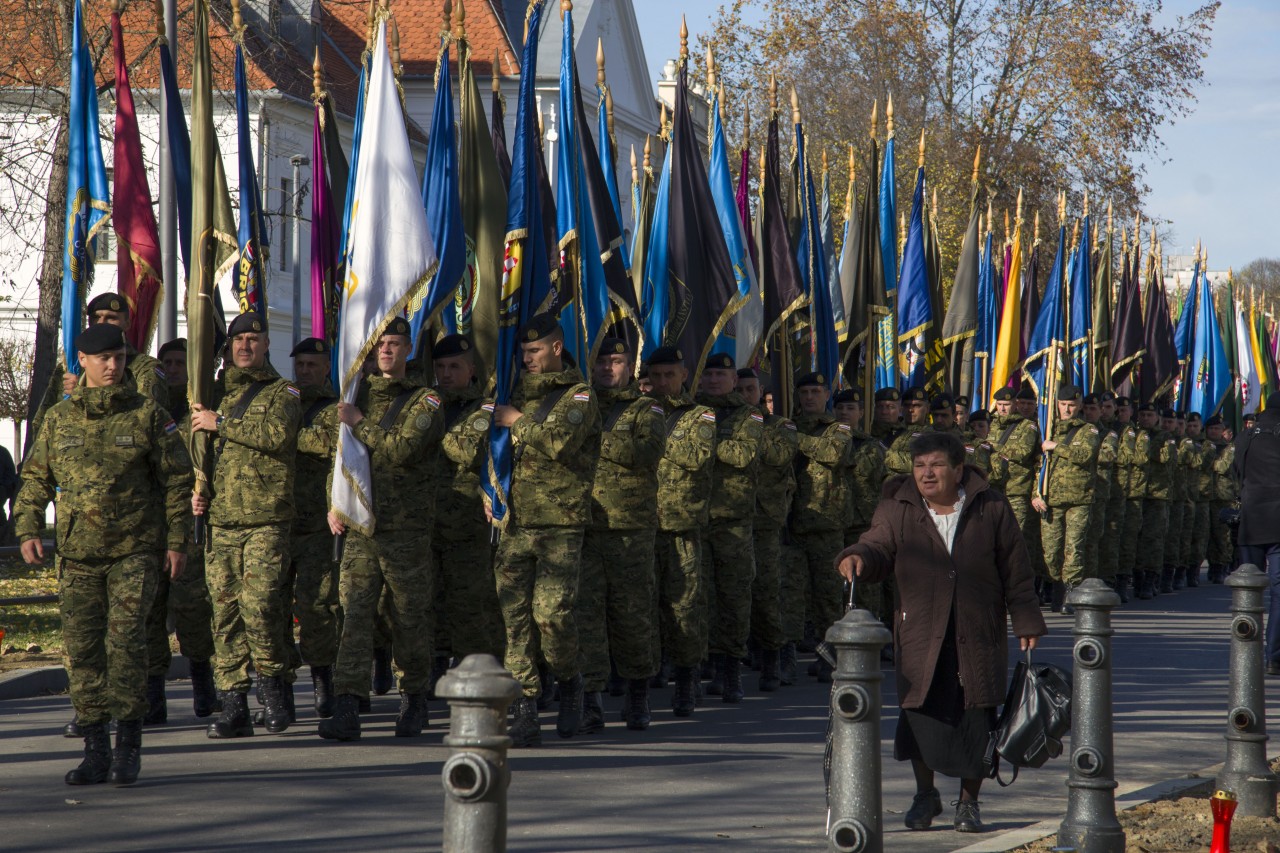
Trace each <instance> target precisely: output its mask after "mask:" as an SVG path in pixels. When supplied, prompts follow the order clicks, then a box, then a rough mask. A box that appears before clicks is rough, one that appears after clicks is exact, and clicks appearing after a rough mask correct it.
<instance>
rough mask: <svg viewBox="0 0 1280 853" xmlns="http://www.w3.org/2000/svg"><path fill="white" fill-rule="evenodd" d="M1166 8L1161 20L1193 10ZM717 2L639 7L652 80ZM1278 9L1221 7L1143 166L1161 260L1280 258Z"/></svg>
mask: <svg viewBox="0 0 1280 853" xmlns="http://www.w3.org/2000/svg"><path fill="white" fill-rule="evenodd" d="M1198 5H1199V3H1197V2H1195V0H1166V2H1165V11H1164V13H1163V15H1164V16H1165V17H1166V19H1168V20H1172V18H1173V16H1175V15H1177V14H1179V13H1186V12H1188V11H1190V10H1191V9H1194V8H1195V7H1196V6H1198ZM719 6H720V0H683V1H681V0H637V2H635V10H636V18H637V19H638V21H639V23H640V31H641V34H642V36H643V38H644V43H645V53H646V57H647V59H648V62H649V67H650V70H651V74H652V77H653V78H654V79H656V78H657V76H658V73H659V71H660V70H661V68H662V64H663V62H665V61H666V60H667V59H668V58H670V57H674V56H675V54H676V52H677V50H678V48H679V32H680V15H681V13H683V14H685V15H686V17H687V18H688V21H689V31H690V40H691V41H693V40H694V39H696V36H697V34H699V33H701V32H704V31H705V30H707V29H708V27H709V21H710V20H711V19H712V18H713V17H714V15H715V12H716V10H717V9H718V8H719ZM1278 57H1280V3H1275V2H1271V0H1226V2H1225V3H1224V4H1223V6H1222V8H1221V9H1219V11H1218V17H1217V23H1216V24H1215V25H1214V35H1213V46H1212V48H1211V49H1210V52H1209V56H1208V58H1207V59H1206V60H1205V63H1204V69H1205V78H1204V82H1203V83H1202V84H1201V86H1200V87H1199V90H1198V93H1197V94H1198V96H1199V102H1198V104H1197V105H1196V108H1195V112H1193V113H1192V114H1191V115H1190V116H1187V117H1186V118H1184V119H1182V120H1181V121H1179V122H1178V123H1177V124H1174V125H1171V126H1170V125H1166V126H1165V127H1164V128H1163V129H1162V131H1161V136H1162V138H1163V140H1164V142H1165V146H1164V148H1163V149H1162V150H1161V151H1160V152H1159V153H1158V154H1157V155H1156V156H1154V157H1147V158H1144V161H1143V162H1145V163H1146V165H1147V184H1148V185H1149V186H1150V187H1151V193H1150V195H1149V196H1148V198H1147V204H1146V212H1147V213H1148V214H1149V215H1150V216H1153V217H1156V218H1158V219H1164V220H1169V221H1170V222H1171V223H1172V228H1173V232H1174V234H1173V237H1172V239H1171V240H1170V241H1168V242H1169V243H1171V244H1173V245H1172V246H1170V245H1166V253H1169V252H1170V250H1171V249H1173V250H1177V249H1179V248H1182V247H1185V246H1191V245H1193V244H1194V243H1195V240H1196V238H1197V237H1198V238H1200V239H1202V240H1203V241H1204V244H1205V246H1206V248H1207V249H1208V251H1209V263H1210V266H1211V267H1212V268H1213V269H1224V268H1226V267H1227V266H1234V267H1235V268H1237V269H1239V268H1240V267H1242V266H1244V265H1245V264H1246V263H1248V262H1249V261H1251V260H1253V259H1254V258H1258V257H1277V256H1280V245H1277V243H1278V241H1277V238H1276V232H1277V228H1276V223H1277V222H1280V168H1277V166H1276V158H1277V152H1280V58H1278Z"/></svg>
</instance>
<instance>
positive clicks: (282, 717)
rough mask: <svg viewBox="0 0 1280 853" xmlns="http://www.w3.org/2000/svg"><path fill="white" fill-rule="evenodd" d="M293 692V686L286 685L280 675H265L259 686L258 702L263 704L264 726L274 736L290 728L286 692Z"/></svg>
mask: <svg viewBox="0 0 1280 853" xmlns="http://www.w3.org/2000/svg"><path fill="white" fill-rule="evenodd" d="M286 689H287V690H289V692H291V693H292V692H293V686H292V685H286V684H285V683H284V679H282V678H281V677H280V676H278V675H264V676H262V678H261V680H260V681H259V684H258V701H259V702H261V703H262V724H263V725H264V726H266V728H267V731H269V732H271V733H272V734H273V735H277V734H280V732H283V731H285V730H286V729H288V728H289V706H288V704H287V703H286V701H285V698H284V691H285V690H286Z"/></svg>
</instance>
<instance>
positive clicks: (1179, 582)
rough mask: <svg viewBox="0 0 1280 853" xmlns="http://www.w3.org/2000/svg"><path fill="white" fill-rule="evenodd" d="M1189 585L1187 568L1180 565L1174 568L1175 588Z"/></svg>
mask: <svg viewBox="0 0 1280 853" xmlns="http://www.w3.org/2000/svg"><path fill="white" fill-rule="evenodd" d="M1186 585H1187V570H1186V569H1184V568H1182V567H1181V566H1178V567H1177V568H1175V569H1174V570H1173V588H1174V589H1183V588H1185V587H1186Z"/></svg>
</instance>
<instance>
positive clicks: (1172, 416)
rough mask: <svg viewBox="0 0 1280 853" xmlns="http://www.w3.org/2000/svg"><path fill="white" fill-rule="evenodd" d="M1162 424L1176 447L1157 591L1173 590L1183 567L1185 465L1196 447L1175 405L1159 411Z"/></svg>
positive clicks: (1187, 465) (1170, 476)
mask: <svg viewBox="0 0 1280 853" xmlns="http://www.w3.org/2000/svg"><path fill="white" fill-rule="evenodd" d="M1160 422H1161V426H1163V427H1164V429H1165V430H1166V431H1167V432H1168V433H1170V434H1171V435H1172V436H1173V440H1174V444H1175V445H1176V447H1177V450H1176V451H1175V454H1174V459H1173V462H1172V464H1171V465H1170V468H1169V533H1168V539H1167V541H1166V543H1165V549H1164V566H1163V567H1162V568H1161V572H1160V591H1161V592H1162V593H1167V592H1173V589H1174V587H1173V579H1174V577H1176V576H1177V575H1178V569H1180V568H1182V558H1183V550H1184V549H1183V541H1182V539H1183V537H1182V534H1183V531H1184V530H1185V529H1186V525H1185V519H1186V513H1187V469H1188V467H1189V466H1190V462H1191V457H1192V455H1193V454H1194V453H1195V449H1194V447H1193V446H1192V444H1191V442H1190V441H1188V440H1187V439H1186V436H1185V435H1184V434H1183V430H1184V428H1185V427H1186V421H1185V420H1184V415H1183V414H1182V413H1181V412H1179V411H1176V410H1174V409H1166V410H1165V411H1164V412H1162V413H1161V415H1160Z"/></svg>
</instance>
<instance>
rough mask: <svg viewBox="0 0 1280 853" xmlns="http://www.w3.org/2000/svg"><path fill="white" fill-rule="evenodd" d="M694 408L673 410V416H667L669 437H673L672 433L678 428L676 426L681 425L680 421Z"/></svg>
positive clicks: (681, 407)
mask: <svg viewBox="0 0 1280 853" xmlns="http://www.w3.org/2000/svg"><path fill="white" fill-rule="evenodd" d="M692 409H693V406H680V407H678V408H675V409H672V410H671V414H669V415H667V435H668V436H670V435H671V431H672V430H673V429H675V428H676V424H678V423H680V419H681V418H682V417H684V414H685V412H688V411H691V410H692Z"/></svg>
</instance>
